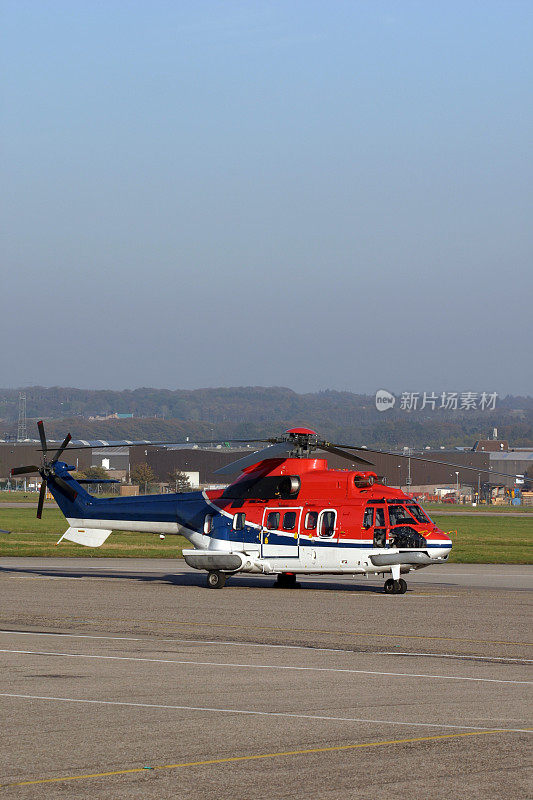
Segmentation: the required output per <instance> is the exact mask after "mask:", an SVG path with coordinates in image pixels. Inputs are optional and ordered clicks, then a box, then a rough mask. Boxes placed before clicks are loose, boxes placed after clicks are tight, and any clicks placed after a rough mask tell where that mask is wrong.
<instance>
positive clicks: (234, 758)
mask: <svg viewBox="0 0 533 800" xmlns="http://www.w3.org/2000/svg"><path fill="white" fill-rule="evenodd" d="M527 730H530V729H529V728H528V729H527ZM531 730H533V728H532V729H531ZM494 733H509V731H506V730H505V729H504V728H495V729H494V730H490V731H474V732H468V733H443V734H437V735H436V736H417V737H416V738H410V739H388V740H387V741H382V742H362V743H361V744H341V745H335V746H334V747H313V748H309V749H306V750H283V751H281V752H278V753H261V754H259V755H250V756H230V757H229V758H211V759H208V760H206V761H182V762H181V763H178V764H156V765H155V766H153V767H152V766H150V767H132V768H131V769H116V770H112V771H109V772H90V773H87V774H86V775H64V776H63V777H61V778H37V779H36V780H31V781H17V782H16V783H4V784H2V785H0V788H1V789H7V788H9V787H11V786H33V785H35V784H43V783H62V782H63V781H82V780H88V779H90V778H109V777H112V776H113V775H131V774H133V773H139V772H151V771H153V770H160V769H183V768H184V767H205V766H211V765H212V764H234V763H236V762H239V761H259V760H261V759H265V758H281V757H284V756H304V755H312V754H314V753H334V752H341V751H347V750H358V749H362V748H368V747H388V746H389V745H393V744H417V743H420V742H435V741H439V740H443V739H460V738H464V737H465V736H487V735H488V734H494Z"/></svg>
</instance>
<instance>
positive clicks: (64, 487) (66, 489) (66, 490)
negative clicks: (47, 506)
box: [53, 475, 78, 501]
mask: <svg viewBox="0 0 533 800" xmlns="http://www.w3.org/2000/svg"><path fill="white" fill-rule="evenodd" d="M53 480H54V481H55V483H56V484H57V486H59V488H60V489H61V491H62V492H63V494H65V495H66V496H67V497H68V499H69V500H70V501H73V500H75V499H76V497H77V496H78V493H77V491H76V490H75V489H73V488H72V486H69V484H68V483H67V482H66V481H64V480H63V478H60V477H59V475H54V476H53Z"/></svg>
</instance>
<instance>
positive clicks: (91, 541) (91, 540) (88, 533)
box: [56, 528, 111, 547]
mask: <svg viewBox="0 0 533 800" xmlns="http://www.w3.org/2000/svg"><path fill="white" fill-rule="evenodd" d="M110 535H111V531H108V530H102V528H69V529H68V530H67V531H66V533H64V534H63V536H62V537H61V539H60V540H59V542H62V541H63V539H68V541H69V542H76V544H83V545H84V546H85V547H101V545H103V543H104V542H105V540H106V539H107V538H108V536H110ZM59 542H57V543H56V544H59Z"/></svg>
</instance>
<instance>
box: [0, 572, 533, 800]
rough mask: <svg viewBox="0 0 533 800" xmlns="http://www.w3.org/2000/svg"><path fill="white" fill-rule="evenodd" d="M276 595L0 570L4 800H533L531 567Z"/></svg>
mask: <svg viewBox="0 0 533 800" xmlns="http://www.w3.org/2000/svg"><path fill="white" fill-rule="evenodd" d="M272 584H273V580H272V578H267V577H262V576H258V577H252V576H248V577H245V576H241V577H239V576H236V577H234V578H232V579H231V580H229V581H228V583H227V585H226V587H225V588H224V589H222V590H210V589H207V588H206V587H205V574H203V573H198V572H195V571H193V570H190V569H189V568H187V567H186V566H184V565H183V562H181V561H173V560H153V559H147V560H137V559H135V560H133V559H127V560H126V559H124V560H118V559H116V560H115V559H94V560H92V559H59V558H58V559H30V558H28V559H15V558H3V559H0V628H1V629H2V632H1V633H0V652H1V663H2V670H1V672H2V680H1V684H0V719H1V728H0V729H1V733H2V736H1V740H0V741H1V744H0V787H1V788H0V794H4V795H6V796H13V797H21V798H32V799H33V798H36V799H37V800H39V798H45V797H46V798H56V797H58V798H59V797H62V798H64V797H67V798H88V797H90V798H106V800H109V799H110V798H143V800H144V799H146V800H151V798H207V799H208V800H210V799H211V798H213V799H214V798H220V797H231V798H236V799H237V800H239V799H240V798H243V800H244V798H246V799H247V800H248V798H250V799H253V798H302V799H303V798H306V800H307V799H308V798H309V797H313V798H343V800H346V799H347V798H364V799H365V800H368V799H369V798H375V799H376V800H381V798H383V799H384V798H387V800H389V798H390V797H398V798H400V797H401V798H403V797H408V798H413V800H416V799H417V798H424V800H428V798H429V799H430V800H434V799H439V798H484V800H486V798H498V799H499V798H501V797H505V798H507V800H513V799H514V798H527V797H531V796H532V795H533V781H532V777H533V776H532V771H531V768H530V767H531V741H532V733H533V725H532V721H531V688H532V685H533V674H532V665H533V640H532V639H531V589H532V588H533V569H532V568H531V567H524V566H498V565H455V564H450V565H443V566H440V567H435V568H428V569H426V570H421V571H420V572H418V573H416V574H414V575H412V576H408V584H409V591H408V592H407V594H405V595H385V594H383V593H382V591H381V589H382V584H383V582H382V581H381V580H379V581H377V580H365V579H364V578H363V579H357V580H351V579H350V578H344V577H343V578H342V579H341V578H338V577H332V578H329V579H328V578H314V577H313V578H310V577H309V578H303V579H301V580H300V588H297V589H276V588H273V586H272Z"/></svg>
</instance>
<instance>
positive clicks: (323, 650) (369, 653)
mask: <svg viewBox="0 0 533 800" xmlns="http://www.w3.org/2000/svg"><path fill="white" fill-rule="evenodd" d="M3 634H8V635H12V636H56V637H59V638H60V639H104V640H106V641H111V642H150V643H157V642H161V643H163V642H166V643H168V642H172V643H174V644H209V645H231V646H234V647H269V648H272V649H274V650H304V651H306V652H310V651H312V652H317V653H347V654H352V655H362V656H419V657H421V658H456V659H464V660H474V661H476V660H482V661H512V662H517V663H519V664H533V659H529V658H506V657H505V656H484V655H464V654H463V653H409V652H402V651H398V650H390V651H388V650H376V651H372V650H347V649H346V648H342V647H313V646H311V645H309V646H307V647H306V646H305V645H298V644H263V643H259V642H227V641H224V640H217V639H152V638H149V637H146V636H144V637H134V636H101V635H100V636H97V635H94V634H88V633H50V632H46V633H42V632H36V631H4V630H0V635H3Z"/></svg>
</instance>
